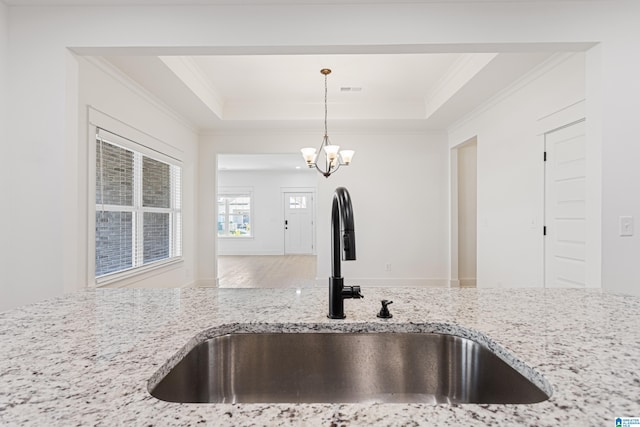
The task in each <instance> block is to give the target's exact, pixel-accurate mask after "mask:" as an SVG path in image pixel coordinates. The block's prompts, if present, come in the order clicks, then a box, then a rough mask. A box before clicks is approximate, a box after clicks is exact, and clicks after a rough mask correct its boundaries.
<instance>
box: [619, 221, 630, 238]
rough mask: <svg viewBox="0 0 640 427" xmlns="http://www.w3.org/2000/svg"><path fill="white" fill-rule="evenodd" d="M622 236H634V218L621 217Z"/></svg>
mask: <svg viewBox="0 0 640 427" xmlns="http://www.w3.org/2000/svg"><path fill="white" fill-rule="evenodd" d="M620 236H633V217H632V216H621V217H620Z"/></svg>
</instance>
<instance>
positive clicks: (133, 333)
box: [0, 288, 640, 426]
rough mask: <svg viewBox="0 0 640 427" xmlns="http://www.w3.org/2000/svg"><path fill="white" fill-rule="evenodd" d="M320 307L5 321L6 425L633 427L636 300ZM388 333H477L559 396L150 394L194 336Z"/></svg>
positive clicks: (377, 291) (190, 294)
mask: <svg viewBox="0 0 640 427" xmlns="http://www.w3.org/2000/svg"><path fill="white" fill-rule="evenodd" d="M327 294H328V293H327V291H326V290H325V289H302V290H299V291H297V290H295V289H264V290H256V289H207V288H201V289H190V288H186V289H98V290H88V291H86V292H79V293H75V294H70V295H67V296H64V297H61V298H57V299H53V300H49V301H44V302H41V303H37V304H32V305H28V306H25V307H21V308H18V309H15V310H11V311H8V312H5V313H0V425H2V426H4V425H10V426H13V425H16V426H27V425H37V426H58V425H59V426H73V425H78V426H87V425H109V426H113V425H126V426H138V425H140V426H150V425H158V426H172V425H185V426H186V425H216V426H217V425H310V426H312V425H324V426H342V425H363V426H364V425H366V426H372V425H376V426H385V425H398V426H405V425H428V426H440V425H442V426H445V425H446V426H449V425H464V426H483V425H499V426H507V425H508V426H512V425H527V426H529V425H530V426H560V425H562V426H574V425H575V426H577V425H581V426H583V425H584V426H587V425H588V426H591V425H593V426H604V425H614V420H615V418H616V417H640V298H638V297H631V296H625V295H611V294H606V293H601V292H600V291H583V290H544V289H526V290H523V289H510V290H475V289H414V288H411V289H406V288H403V289H398V288H395V289H392V288H369V289H367V288H363V294H364V295H365V299H362V300H346V301H345V313H346V314H347V319H345V320H330V319H327V317H326V307H327ZM381 299H390V300H393V301H394V303H393V305H391V306H390V309H391V312H392V313H393V315H394V317H393V319H390V320H381V319H378V318H377V317H376V313H377V312H378V310H379V306H380V300H381ZM385 328H387V329H391V330H395V331H402V330H416V328H418V329H420V330H445V331H450V332H451V331H452V332H454V333H455V332H456V331H457V330H460V331H464V333H466V334H469V333H470V332H469V331H471V333H472V334H473V333H474V331H477V332H479V333H480V335H479V336H481V337H482V339H485V340H486V339H488V342H486V344H487V345H489V346H491V347H492V348H493V349H494V350H496V351H498V352H502V353H503V355H502V356H503V358H506V359H509V360H510V362H511V363H516V364H518V366H519V369H520V370H522V371H524V372H525V373H526V374H527V375H528V376H530V377H533V379H534V380H535V379H536V378H537V379H538V380H539V379H540V375H542V376H543V377H544V379H546V381H547V382H548V384H550V385H551V387H552V393H553V394H552V396H551V398H550V399H549V400H548V401H545V402H541V403H536V404H530V405H476V404H462V405H446V404H443V405H430V404H375V403H371V404H177V403H168V402H163V401H160V400H157V399H155V398H154V397H152V396H151V395H150V394H149V393H148V391H147V382H148V381H149V380H150V379H152V377H153V378H156V377H157V376H158V375H159V374H158V370H159V369H160V368H161V367H162V366H164V365H165V363H167V361H168V360H170V359H171V360H174V359H175V358H176V357H177V356H176V355H177V354H179V353H180V352H185V351H186V348H185V345H186V344H187V343H188V342H192V343H193V342H194V341H193V339H194V337H196V336H204V335H206V334H209V335H212V334H216V333H224V332H225V331H231V330H253V331H265V330H274V331H300V330H342V331H347V330H358V331H366V330H373V331H380V330H384V329H385ZM460 328H464V329H460ZM485 337H486V338H485ZM505 354H506V356H505ZM513 356H515V358H517V359H512V357H513Z"/></svg>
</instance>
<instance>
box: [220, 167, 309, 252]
mask: <svg viewBox="0 0 640 427" xmlns="http://www.w3.org/2000/svg"><path fill="white" fill-rule="evenodd" d="M303 163H304V161H303V160H302V156H300V165H301V166H303ZM317 181H318V174H317V173H313V172H309V170H308V169H306V168H305V169H301V170H300V171H291V172H285V171H218V188H224V189H228V190H230V189H233V188H234V187H241V188H250V189H251V191H252V194H253V201H252V203H253V206H252V213H253V217H252V221H251V231H252V233H253V236H252V237H251V238H249V239H244V238H242V239H237V238H226V239H225V238H221V239H218V255H283V254H284V224H283V220H284V204H283V203H284V201H283V199H282V189H283V188H294V187H296V188H306V189H315V188H316V183H317ZM292 191H293V190H292ZM214 221H215V217H214ZM214 225H215V224H214Z"/></svg>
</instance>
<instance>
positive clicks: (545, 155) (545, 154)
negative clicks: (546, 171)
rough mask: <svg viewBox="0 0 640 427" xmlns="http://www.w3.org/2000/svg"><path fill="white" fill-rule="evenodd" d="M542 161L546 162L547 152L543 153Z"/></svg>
mask: <svg viewBox="0 0 640 427" xmlns="http://www.w3.org/2000/svg"><path fill="white" fill-rule="evenodd" d="M544 161H545V162H546V161H547V152H546V151H545V152H544Z"/></svg>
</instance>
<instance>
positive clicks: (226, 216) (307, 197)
mask: <svg viewBox="0 0 640 427" xmlns="http://www.w3.org/2000/svg"><path fill="white" fill-rule="evenodd" d="M217 164H218V166H217V180H216V181H217V184H216V198H217V201H218V203H217V212H216V215H217V223H218V227H217V228H218V230H217V244H216V263H217V280H216V282H217V286H218V287H223V288H283V287H284V288H287V287H290V288H301V287H310V286H314V285H315V282H316V270H317V258H316V256H315V215H316V213H315V204H314V199H315V193H316V186H317V173H315V171H313V170H309V169H308V168H306V167H304V166H305V165H304V162H303V161H302V158H301V157H300V155H299V154H297V153H296V154H218V156H217Z"/></svg>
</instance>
